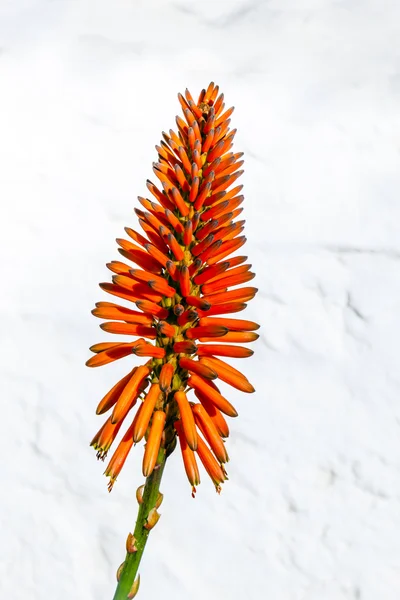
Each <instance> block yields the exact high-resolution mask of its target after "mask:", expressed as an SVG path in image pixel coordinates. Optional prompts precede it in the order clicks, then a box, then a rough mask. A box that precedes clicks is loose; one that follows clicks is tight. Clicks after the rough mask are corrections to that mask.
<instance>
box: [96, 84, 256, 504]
mask: <svg viewBox="0 0 400 600" xmlns="http://www.w3.org/2000/svg"><path fill="white" fill-rule="evenodd" d="M178 98H179V102H180V104H181V107H182V111H183V116H184V118H181V117H179V116H178V117H176V123H177V131H172V130H170V132H169V134H167V133H164V132H163V134H162V135H163V140H161V142H160V145H159V146H156V149H157V152H158V162H156V163H154V164H153V171H154V173H155V175H156V177H157V178H158V180H159V183H158V184H157V185H155V184H154V183H152V182H151V181H149V180H148V181H147V188H148V190H149V192H150V194H151V196H152V198H141V197H139V202H140V204H141V206H142V208H141V209H140V210H139V209H135V212H136V214H137V216H138V219H139V224H140V227H141V229H142V232H138V231H136V230H134V229H131V228H129V227H126V228H125V231H126V233H127V236H128V238H129V239H118V240H117V243H118V245H119V248H118V250H119V252H120V254H121V256H122V257H123V262H120V261H112V262H111V263H109V264H108V265H107V266H108V268H109V269H110V270H111V271H112V273H113V276H112V283H102V284H100V287H101V288H102V289H103V290H104V291H106V292H108V293H109V294H111V295H113V296H115V297H116V299H118V298H119V299H123V300H126V301H128V302H130V303H131V304H129V308H128V307H126V306H125V305H124V306H123V305H121V304H119V303H114V302H98V303H97V304H96V308H95V309H94V310H93V311H92V312H93V314H94V315H95V316H96V317H99V318H101V319H105V322H104V323H102V324H101V325H100V327H101V328H102V329H103V330H104V331H107V332H109V333H114V334H119V335H123V336H126V338H125V339H127V341H125V342H103V343H99V344H95V345H94V346H92V347H91V348H90V350H91V351H92V352H93V353H94V355H93V356H92V357H91V358H90V359H89V360H88V361H87V365H88V366H89V367H97V366H100V365H105V364H108V363H110V362H113V361H115V360H117V359H120V358H123V357H127V356H130V355H132V354H135V355H136V356H140V357H145V358H147V361H146V362H145V363H144V364H143V365H142V366H139V367H134V368H132V370H131V371H130V372H129V373H128V374H127V375H125V377H123V378H122V379H121V380H120V381H118V382H117V383H116V384H115V385H114V387H113V388H112V389H111V390H110V391H109V392H108V393H107V394H106V395H105V396H104V398H103V399H102V400H101V401H100V403H99V405H98V407H97V414H101V415H102V414H105V413H108V414H109V416H108V418H107V420H106V422H105V423H104V425H103V426H102V428H101V429H100V431H99V432H98V433H97V434H96V435H95V437H94V439H93V441H92V445H93V446H94V448H95V449H96V450H97V455H98V457H99V458H102V459H104V458H105V457H106V455H107V453H108V451H109V449H110V447H111V446H112V444H113V442H114V440H115V439H116V437H117V434H118V432H119V430H120V428H121V426H122V424H123V423H125V422H128V424H129V426H128V428H127V429H126V432H125V433H124V435H123V437H122V439H121V441H120V443H119V445H118V446H117V448H116V450H115V452H114V454H113V455H112V457H111V460H110V462H109V464H108V465H107V468H106V471H105V474H106V475H107V476H108V477H109V478H110V479H109V489H110V490H111V488H112V486H113V484H114V482H115V479H116V478H117V476H118V474H119V473H120V471H121V469H122V466H123V464H124V462H125V460H126V458H127V456H128V454H129V452H130V450H131V448H132V446H133V445H134V444H136V443H137V442H140V440H142V439H145V440H146V445H145V451H144V457H143V475H144V476H145V477H148V476H149V475H151V473H152V471H153V470H154V468H155V465H156V461H157V456H158V453H159V451H160V448H161V449H164V450H165V452H166V454H167V455H169V454H170V453H171V452H172V451H173V450H174V448H175V445H176V443H177V438H178V440H179V446H180V450H181V453H182V458H183V464H184V468H185V471H186V474H187V477H188V479H189V482H190V484H191V486H192V490H193V492H192V493H193V494H194V493H195V490H196V486H197V485H198V484H199V483H200V474H199V467H198V462H199V460H200V462H201V463H202V464H203V466H204V468H205V470H206V472H207V473H208V475H209V477H210V478H211V480H212V481H213V483H214V485H215V487H216V489H217V491H218V492H219V491H220V489H221V484H222V483H223V482H224V480H225V479H226V478H227V475H226V471H225V468H224V464H225V463H226V462H227V461H228V454H227V451H226V446H225V441H224V440H225V438H227V437H228V435H229V428H228V423H227V420H226V417H236V416H237V412H236V410H235V408H234V407H233V406H232V404H231V403H230V402H229V400H228V399H227V398H225V397H224V396H223V395H222V394H221V392H220V390H219V388H218V386H217V384H216V381H218V379H219V380H221V381H224V382H225V383H227V384H229V385H231V386H233V387H234V388H236V389H238V390H241V391H243V392H253V391H254V388H253V386H252V385H251V383H250V382H249V381H248V380H247V378H246V377H245V376H244V375H243V374H242V373H241V372H240V371H238V370H237V369H235V368H233V367H232V366H231V365H230V364H228V362H226V361H225V360H224V358H225V357H229V358H245V357H248V356H251V355H252V354H253V351H252V350H250V349H248V348H247V347H244V346H243V344H247V343H248V342H253V341H254V340H256V339H257V338H258V334H257V333H254V331H255V330H257V329H258V327H259V326H258V325H257V324H256V323H253V322H251V321H248V320H243V319H238V318H236V315H235V316H233V317H232V315H233V314H234V313H238V312H240V311H242V310H243V309H244V308H246V303H247V302H248V301H249V300H251V299H252V298H253V297H254V296H255V294H256V292H257V288H255V287H252V286H250V285H249V282H250V281H251V280H252V279H253V277H254V273H252V272H251V271H250V268H251V265H249V264H247V262H246V261H247V256H242V255H239V254H237V251H238V250H239V249H240V248H241V247H242V246H243V245H244V243H245V241H246V238H245V237H244V235H243V234H242V233H243V229H244V221H243V220H240V219H239V220H238V218H239V216H240V214H241V212H242V208H241V207H240V205H241V204H242V202H243V195H241V191H242V187H243V186H241V185H237V184H236V180H237V179H238V178H239V177H240V175H241V174H242V173H243V171H242V170H241V167H242V165H243V160H242V153H241V152H238V153H234V152H231V148H232V145H233V139H234V136H235V130H234V129H233V130H231V129H230V121H231V120H230V116H231V114H232V112H233V108H229V109H228V110H226V111H225V110H224V95H223V94H219V89H218V86H215V85H214V84H213V83H210V85H209V86H208V88H207V89H206V90H202V91H201V93H200V97H199V99H198V101H197V102H195V101H194V99H193V98H192V96H191V94H190V93H189V91H188V90H186V92H185V95H184V96H182V95H181V94H179V95H178ZM191 390H192V391H193V392H194V394H193V395H190V392H191Z"/></svg>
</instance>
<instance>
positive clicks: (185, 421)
mask: <svg viewBox="0 0 400 600" xmlns="http://www.w3.org/2000/svg"><path fill="white" fill-rule="evenodd" d="M174 398H175V400H176V402H177V404H178V407H179V412H180V417H181V421H182V427H183V431H184V434H185V437H186V441H187V443H188V445H189V448H191V449H192V450H196V448H197V433H196V426H195V423H194V417H193V413H192V410H191V408H190V404H189V401H188V399H187V396H186V394H185V392H182V391H180V392H175V395H174Z"/></svg>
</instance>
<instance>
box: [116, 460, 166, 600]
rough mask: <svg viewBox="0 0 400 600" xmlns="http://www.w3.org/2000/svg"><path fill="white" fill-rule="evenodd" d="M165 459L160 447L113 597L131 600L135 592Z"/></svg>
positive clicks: (154, 522) (158, 497)
mask: <svg viewBox="0 0 400 600" xmlns="http://www.w3.org/2000/svg"><path fill="white" fill-rule="evenodd" d="M165 462H166V452H165V450H164V449H161V450H160V453H159V455H158V459H157V465H156V467H155V469H154V471H153V472H152V474H151V475H150V476H149V477H147V479H146V484H145V486H144V489H143V495H142V498H141V502H140V503H139V512H138V516H137V520H136V526H135V530H134V532H133V536H128V540H127V550H128V551H127V553H126V558H125V561H124V563H123V564H122V565H121V567H120V569H119V570H118V575H117V576H118V585H117V589H116V591H115V594H114V599H113V600H131V599H132V598H134V597H135V596H136V593H137V591H138V588H139V586H138V579H137V572H138V568H139V565H140V561H141V558H142V555H143V552H144V549H145V547H146V542H147V538H148V537H149V533H150V531H151V529H152V528H153V527H154V525H155V524H156V523H157V521H158V514H157V512H156V511H157V507H158V506H159V504H160V496H161V495H160V493H159V489H160V483H161V478H162V475H163V471H164V467H165Z"/></svg>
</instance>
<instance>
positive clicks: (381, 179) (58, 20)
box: [0, 0, 400, 600]
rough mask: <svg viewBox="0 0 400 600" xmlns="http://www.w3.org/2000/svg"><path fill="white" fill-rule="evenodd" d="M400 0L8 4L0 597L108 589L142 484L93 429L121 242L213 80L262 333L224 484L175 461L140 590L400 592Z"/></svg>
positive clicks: (87, 597)
mask: <svg viewBox="0 0 400 600" xmlns="http://www.w3.org/2000/svg"><path fill="white" fill-rule="evenodd" d="M399 34H400V4H399V2H398V0H392V1H390V0H387V1H385V0H369V1H368V0H364V1H362V0H348V1H347V0H342V1H340V0H337V1H333V0H307V1H306V0H270V1H261V0H259V1H257V0H253V1H244V0H243V1H239V0H229V1H222V2H221V1H219V2H217V1H215V0H203V1H202V2H192V1H189V0H186V1H183V0H176V1H174V2H167V1H165V2H162V1H161V0H159V1H155V0H143V1H138V0H117V1H113V2H110V1H106V0H96V1H94V0H93V1H88V0H75V1H73V0H71V1H66V0H58V1H52V2H51V1H48V2H46V1H44V0H36V1H35V0H12V1H11V0H1V1H0V86H1V88H0V202H1V219H0V246H1V247H0V256H1V282H2V283H1V294H0V310H1V317H2V327H1V343H0V359H1V362H0V364H1V396H0V397H1V403H2V412H1V414H2V418H1V421H0V440H1V441H0V444H1V447H2V461H1V462H2V479H1V481H2V483H1V491H0V494H1V496H0V520H1V522H0V531H1V535H0V538H1V541H0V597H1V598H2V599H3V598H4V599H7V600H22V599H25V598H29V599H30V600H45V599H50V598H57V599H58V600H71V599H72V598H73V599H74V600H110V599H111V597H112V594H113V590H114V586H115V571H116V568H117V566H118V565H119V564H120V562H121V560H122V559H123V556H124V543H125V538H126V535H127V533H128V531H129V530H131V529H132V527H133V522H134V517H135V513H136V503H135V501H134V500H133V494H134V490H135V489H136V487H137V486H138V485H139V484H141V483H142V477H141V474H140V464H141V457H142V448H141V447H138V448H136V449H135V450H134V451H133V452H132V455H131V457H130V459H129V461H128V462H127V464H126V466H125V468H124V470H123V473H122V475H121V476H120V478H119V480H118V482H117V485H116V486H115V488H114V490H113V492H112V494H111V495H109V494H108V492H107V488H106V483H107V482H106V479H105V478H104V477H103V476H102V469H103V468H104V466H103V464H101V463H97V462H96V460H95V455H94V452H93V451H92V449H90V448H89V441H90V439H91V438H92V436H93V434H94V433H95V431H97V429H98V428H99V427H100V425H101V422H102V420H101V419H100V418H99V417H96V416H95V415H94V410H95V407H96V404H97V402H98V400H99V399H100V398H101V396H102V395H103V394H104V393H105V391H106V390H108V389H109V387H111V385H113V384H114V382H115V381H116V380H117V379H118V378H119V377H120V376H121V375H122V374H123V373H124V372H125V371H126V362H125V363H124V361H121V364H115V365H110V366H108V367H104V368H103V369H98V370H89V369H86V368H85V367H84V362H85V360H86V359H87V358H88V356H89V352H88V350H87V348H88V347H89V346H90V345H91V344H93V343H94V342H97V341H101V340H104V339H106V335H105V334H102V333H101V332H100V330H99V329H98V324H99V321H98V320H96V319H94V318H93V317H92V316H91V315H90V309H91V308H92V307H93V305H94V302H95V301H98V300H101V299H103V300H105V299H109V298H106V297H105V296H106V295H105V294H103V293H102V292H101V291H100V290H99V288H98V287H97V284H98V282H99V281H104V280H108V278H109V275H110V274H109V272H108V271H107V269H106V268H105V266H104V265H105V263H106V262H108V261H109V260H111V259H117V258H118V254H117V251H116V244H115V241H114V239H115V237H119V236H121V234H122V232H123V226H124V225H130V226H134V227H135V223H136V218H135V217H134V214H133V211H132V209H133V207H134V206H137V200H136V196H137V195H139V194H140V195H146V188H145V180H146V178H147V177H149V176H150V177H152V172H151V163H152V161H153V160H155V157H156V152H155V150H154V144H156V143H158V142H159V139H160V134H161V130H163V129H164V130H167V129H168V128H170V127H173V126H174V116H175V114H177V113H178V112H179V105H178V102H177V98H176V94H177V92H178V91H183V90H184V89H185V87H186V86H188V87H189V89H191V90H192V92H193V94H196V95H197V94H198V92H199V91H200V89H201V88H202V87H204V86H206V85H207V84H208V83H209V81H210V80H211V79H213V80H215V81H217V82H218V83H219V85H220V86H221V88H222V90H223V91H224V92H225V96H226V98H227V102H228V104H231V103H233V104H234V105H235V106H236V111H235V113H234V115H233V126H235V127H237V128H238V134H237V138H236V150H237V151H244V152H245V158H246V164H245V166H246V173H245V176H244V178H243V183H244V184H245V193H246V204H245V218H246V219H247V237H248V244H247V246H246V254H248V255H249V257H250V262H252V263H253V267H254V268H255V269H256V271H257V274H258V276H257V279H256V280H255V281H256V284H257V285H258V287H259V289H260V292H259V295H258V297H257V299H256V300H254V301H253V302H252V303H250V305H249V308H248V310H247V313H246V317H247V318H250V319H254V320H256V321H258V322H260V323H261V324H262V330H261V331H262V333H261V338H260V340H259V341H258V342H257V343H256V344H255V345H254V349H255V350H256V354H255V356H254V357H253V359H249V360H247V361H243V362H242V363H241V364H240V365H241V366H242V365H243V369H244V371H245V373H246V374H247V375H248V377H249V378H250V379H251V380H252V381H253V383H254V385H255V386H256V388H257V394H255V395H250V396H249V395H245V394H240V393H238V392H236V391H233V392H231V393H230V394H229V398H230V399H231V400H232V402H233V403H234V404H235V405H236V406H237V408H238V410H239V418H238V419H236V420H234V421H232V425H231V430H232V434H231V438H230V439H229V442H228V450H229V453H230V457H231V462H230V464H229V465H228V466H229V475H230V481H229V482H227V483H226V485H225V486H224V490H223V493H222V495H221V496H220V497H218V496H217V495H216V494H215V492H214V490H213V486H212V485H211V484H210V483H209V482H208V481H207V478H206V477H203V480H204V481H203V483H202V485H201V486H200V487H199V490H198V495H197V498H196V500H192V498H191V497H190V490H189V486H188V484H187V482H186V479H185V476H184V472H183V468H182V465H181V458H180V456H179V454H178V453H176V454H175V455H173V457H172V458H171V460H170V461H169V464H168V466H167V470H166V473H165V477H164V481H163V485H162V489H163V492H164V494H165V500H164V504H163V506H162V511H161V512H162V518H161V520H160V522H159V524H158V526H157V527H156V529H155V530H154V532H153V533H152V535H151V538H150V542H149V545H148V548H147V551H146V554H145V559H144V562H143V565H142V567H141V569H140V572H141V576H142V587H141V593H140V598H143V600H146V599H150V598H156V597H163V598H168V599H169V598H174V599H175V600H183V599H190V600H200V599H204V598H207V599H209V600H216V599H223V600H225V599H226V600H239V599H242V598H246V599H249V600H259V599H260V598H268V599H271V600H345V599H346V600H348V599H351V600H398V598H399V597H400V541H399V527H400V512H399V500H400V472H399V470H400V453H399V434H400V407H399V391H400V376H399V350H398V340H399V338H400V320H399V309H400V271H399V265H400V200H399V189H400V186H399V183H400V170H399V158H400V153H399V148H400V141H399V140H400V138H399V134H400V111H399V102H400V51H399Z"/></svg>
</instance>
